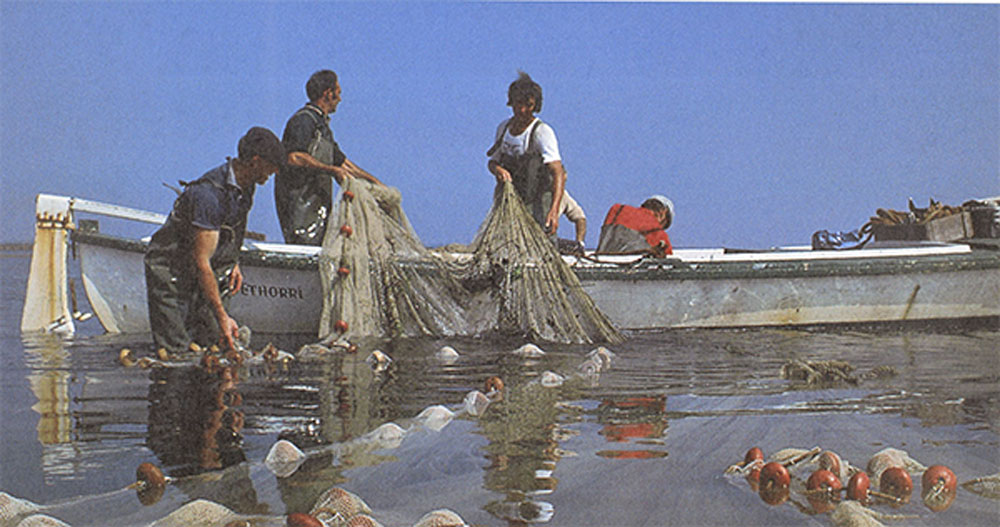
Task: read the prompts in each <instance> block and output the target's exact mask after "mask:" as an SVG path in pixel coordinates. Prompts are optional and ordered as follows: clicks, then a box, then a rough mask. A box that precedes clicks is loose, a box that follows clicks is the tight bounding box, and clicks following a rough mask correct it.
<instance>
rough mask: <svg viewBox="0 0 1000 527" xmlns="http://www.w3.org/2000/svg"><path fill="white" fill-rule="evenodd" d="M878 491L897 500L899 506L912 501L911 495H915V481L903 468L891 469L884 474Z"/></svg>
mask: <svg viewBox="0 0 1000 527" xmlns="http://www.w3.org/2000/svg"><path fill="white" fill-rule="evenodd" d="M878 489H879V491H880V492H882V493H884V494H888V495H889V496H892V497H893V498H895V499H896V500H897V503H896V504H897V505H901V504H905V503H908V502H909V501H910V495H911V494H912V493H913V479H912V478H911V477H910V474H909V473H908V472H906V470H904V469H903V468H902V467H889V468H887V469H885V471H884V472H882V477H881V478H880V479H879V482H878Z"/></svg>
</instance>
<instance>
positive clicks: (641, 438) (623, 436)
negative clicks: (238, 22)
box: [597, 395, 668, 459]
mask: <svg viewBox="0 0 1000 527" xmlns="http://www.w3.org/2000/svg"><path fill="white" fill-rule="evenodd" d="M666 412H667V396H665V395H658V396H651V397H627V398H624V399H614V400H605V401H602V402H601V404H600V406H598V408H597V421H598V422H600V423H602V424H603V425H604V427H603V428H602V429H601V432H600V433H601V435H602V436H604V437H605V438H606V439H607V440H608V441H609V442H611V443H635V444H636V446H633V447H632V448H618V449H614V450H602V451H600V452H598V455H600V456H604V457H608V458H615V459H651V458H658V457H666V456H667V452H666V450H664V449H663V436H664V435H665V434H666V433H667V424H668V423H667V417H666Z"/></svg>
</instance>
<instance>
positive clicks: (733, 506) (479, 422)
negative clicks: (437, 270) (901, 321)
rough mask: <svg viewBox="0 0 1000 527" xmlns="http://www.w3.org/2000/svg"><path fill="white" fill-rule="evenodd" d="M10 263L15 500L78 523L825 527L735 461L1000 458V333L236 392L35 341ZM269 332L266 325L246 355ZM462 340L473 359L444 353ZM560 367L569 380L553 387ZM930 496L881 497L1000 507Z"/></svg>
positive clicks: (419, 360)
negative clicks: (296, 453)
mask: <svg viewBox="0 0 1000 527" xmlns="http://www.w3.org/2000/svg"><path fill="white" fill-rule="evenodd" d="M0 266H2V267H0V273H2V274H0V276H2V285H0V286H2V290H3V296H2V301H0V309H2V311H0V314H2V321H3V322H2V335H0V339H2V350H0V358H2V369H0V372H2V388H0V399H2V402H3V404H2V405H0V408H2V421H0V432H2V440H0V490H2V491H6V492H8V493H10V494H12V495H14V496H17V497H20V498H25V499H29V500H32V501H34V502H36V503H39V504H43V505H48V508H47V509H46V511H45V512H46V513H48V514H50V515H52V516H55V517H58V518H60V519H62V520H64V521H67V522H69V523H70V524H72V525H144V524H147V523H149V522H151V521H153V520H156V519H158V518H162V517H164V516H166V515H167V514H169V513H170V512H171V511H173V510H175V509H177V508H178V507H180V506H181V505H183V504H184V503H187V502H189V501H191V500H192V499H194V498H199V497H202V498H207V499H211V500H213V501H215V502H218V503H221V504H223V505H225V506H227V507H229V508H230V509H232V510H234V511H237V512H240V513H243V514H254V515H265V516H273V517H275V518H278V517H280V516H281V515H284V514H286V513H289V512H300V511H307V510H308V509H309V508H310V507H311V506H312V503H313V502H314V500H315V499H316V497H317V496H318V495H319V493H321V492H322V491H323V490H325V489H327V488H329V487H330V486H333V485H338V486H341V487H343V488H346V489H348V490H351V491H353V492H355V493H356V494H358V495H360V496H361V497H362V498H364V500H365V501H366V502H367V503H368V504H369V505H370V506H371V507H372V509H373V510H374V512H375V514H374V516H375V517H376V518H377V519H378V520H379V521H381V522H382V523H383V524H384V525H386V526H401V525H412V524H413V523H414V522H415V521H416V520H417V519H418V518H420V516H422V515H423V514H424V513H426V512H428V511H431V510H433V509H438V508H449V509H452V510H454V511H455V512H457V513H458V514H459V515H461V516H462V517H463V518H464V519H465V521H466V522H468V523H470V524H472V525H498V526H505V525H526V524H529V523H539V524H547V525H563V526H590V525H593V526H619V525H621V526H640V525H650V526H657V525H803V524H807V525H830V524H831V521H830V518H829V516H828V515H825V514H815V513H813V512H812V510H811V509H810V507H809V503H808V502H807V501H806V500H805V498H803V497H801V496H795V495H793V496H792V497H791V499H789V500H788V501H786V502H785V503H783V504H781V505H778V506H771V505H767V504H765V503H764V502H763V501H761V499H760V498H759V497H758V495H757V494H756V493H755V492H753V491H752V490H751V489H750V487H749V485H748V484H747V483H746V482H745V481H744V480H742V479H741V478H733V477H727V476H724V475H723V471H724V469H725V468H726V467H727V466H729V465H730V464H732V463H734V462H736V461H739V460H741V459H742V457H743V454H744V453H745V452H746V450H747V449H748V448H750V447H752V446H760V447H761V448H762V449H764V451H765V454H768V453H771V452H774V451H776V450H778V449H781V448H784V447H802V448H810V447H813V446H821V447H823V448H827V449H831V450H835V451H836V452H838V453H839V454H840V455H841V456H843V457H845V458H846V459H848V460H850V461H851V462H852V463H853V464H855V465H860V466H862V467H863V466H864V465H865V464H866V462H867V460H868V458H869V457H870V456H871V455H872V454H873V453H875V452H877V451H878V450H881V449H882V448H884V447H887V446H891V447H896V448H900V449H904V450H906V451H908V452H909V453H910V455H911V456H913V457H914V458H916V459H917V460H919V461H921V462H923V463H924V464H925V465H931V464H945V465H947V466H949V467H951V468H952V469H953V470H954V472H955V473H956V474H957V475H958V479H959V481H960V482H963V481H967V480H970V479H973V478H975V477H980V476H985V475H990V474H995V473H997V472H998V471H1000V437H998V432H1000V409H998V408H1000V407H998V403H1000V351H998V350H1000V332H998V331H996V330H982V329H979V330H976V331H971V332H961V331H958V330H953V331H947V330H940V329H938V330H935V331H933V332H931V331H919V330H907V331H890V332H885V331H883V332H848V331H837V332H816V331H813V332H798V331H776V330H755V331H675V332H666V333H659V334H644V335H632V336H631V338H630V339H629V340H628V341H627V342H625V343H623V344H620V345H616V346H612V347H611V349H612V351H613V352H614V353H615V355H616V357H615V359H614V360H613V363H612V367H611V369H610V370H609V371H605V372H602V373H601V374H600V376H599V377H597V378H585V377H580V376H578V375H576V373H577V371H578V370H577V366H578V365H579V364H580V363H581V362H583V360H584V357H585V355H586V353H587V352H588V351H590V349H592V348H593V346H550V345H545V344H542V347H543V348H544V349H545V350H546V351H547V354H546V355H545V356H544V357H542V358H540V359H537V360H526V359H522V358H518V357H515V356H514V355H512V354H511V350H513V349H515V348H517V347H518V346H520V345H521V344H523V342H518V341H508V342H482V341H472V340H448V341H443V340H442V341H426V340H424V341H412V340H411V341H398V342H380V343H368V344H367V345H366V346H365V347H363V349H362V351H361V352H359V353H358V354H357V355H343V354H340V355H337V356H336V357H334V358H332V359H330V360H327V361H323V362H312V363H301V362H293V363H292V364H291V365H290V366H289V367H288V368H287V369H284V368H273V369H267V368H250V369H244V370H242V371H240V373H239V376H238V378H237V379H236V380H235V382H234V383H233V384H231V385H224V384H222V383H220V381H219V380H218V379H217V378H211V377H208V376H207V375H206V374H204V373H203V372H201V371H200V370H198V369H196V368H192V367H178V368H169V369H152V370H143V369H139V368H125V367H123V366H122V365H121V364H119V362H118V351H119V350H120V349H121V348H123V347H131V348H133V349H136V350H138V351H139V352H140V355H143V354H148V351H149V347H150V344H149V339H148V337H146V336H139V337H136V336H132V337H130V338H122V337H112V336H107V335H102V334H101V330H100V327H99V324H98V323H97V321H96V320H91V321H89V322H85V323H82V324H80V326H79V334H78V335H77V337H76V338H75V339H73V340H67V341H64V340H61V339H59V338H57V337H53V336H36V337H22V336H21V335H20V332H19V331H18V325H19V321H20V311H21V305H22V302H23V297H24V287H25V282H26V278H27V268H28V255H27V254H25V253H17V254H15V255H11V254H10V253H7V254H5V255H4V257H3V258H0ZM81 296H82V295H81ZM268 340H270V339H268V337H267V336H265V335H255V340H254V342H253V347H255V348H259V347H261V346H263V345H264V344H266V343H267V341H268ZM306 340H308V339H306ZM275 343H277V344H278V345H279V347H281V348H283V349H287V350H290V351H294V350H295V349H297V346H298V345H299V344H302V343H304V341H303V340H300V341H299V342H293V341H290V340H282V339H275ZM445 344H448V345H451V346H453V347H454V348H455V349H457V350H458V351H459V353H460V354H461V357H460V358H459V359H458V360H457V361H455V362H453V363H445V362H442V361H440V360H438V359H436V358H435V353H436V352H437V351H438V349H440V347H441V346H443V345H445ZM373 346H374V347H378V348H379V349H381V350H382V351H384V352H386V353H387V354H388V355H390V356H391V357H392V358H393V359H394V360H393V362H392V363H391V364H390V366H389V367H388V368H387V369H386V370H384V371H374V370H373V368H372V367H371V366H370V365H369V364H368V363H367V362H365V358H366V357H367V355H368V352H370V351H371V350H372V349H373ZM793 358H798V359H806V360H822V359H837V360H846V361H848V362H850V363H851V364H852V365H853V366H854V367H855V368H856V372H857V373H864V372H867V371H871V370H872V369H874V368H876V367H878V366H883V365H886V366H891V367H892V368H894V369H895V371H896V375H895V376H892V377H888V378H879V379H871V380H866V381H862V382H861V383H859V384H858V385H846V384H841V385H835V386H824V387H812V388H810V387H805V386H803V385H801V384H799V383H794V382H789V381H785V380H782V379H781V376H780V370H781V366H782V365H783V364H784V363H785V361H787V360H789V359H793ZM547 370H548V371H553V372H557V373H560V374H562V375H564V376H566V377H567V382H566V383H565V384H563V385H562V386H560V387H555V388H544V387H542V386H540V385H539V384H538V383H537V380H538V378H539V376H540V374H541V373H542V372H544V371H547ZM491 375H499V376H501V377H502V378H503V379H504V381H505V382H506V385H507V387H508V390H507V393H508V396H507V398H506V400H505V401H504V402H503V403H498V404H494V405H492V406H491V407H490V408H489V409H488V411H487V412H486V414H485V415H483V416H482V417H479V418H476V417H471V416H463V417H459V418H457V419H455V420H453V421H452V422H450V423H449V424H448V425H447V426H445V427H444V428H442V429H440V430H439V431H433V430H429V429H427V428H425V427H420V426H415V425H414V426H412V427H411V428H410V431H409V432H408V433H407V435H406V436H405V438H404V440H403V441H402V443H400V444H399V446H398V447H396V448H388V449H381V450H373V449H370V448H346V447H345V448H338V445H341V446H342V445H351V444H357V441H356V439H357V438H358V437H360V436H362V435H363V434H365V433H366V432H368V431H370V430H372V429H374V428H376V427H377V426H379V425H380V424H382V423H386V422H396V423H398V424H400V425H401V426H403V427H404V428H406V427H410V426H411V425H412V422H413V418H414V417H415V416H416V415H417V414H419V413H420V412H421V410H423V409H424V408H426V407H428V406H431V405H445V406H448V407H452V408H456V407H458V406H459V405H460V403H461V402H462V400H463V398H464V397H465V394H466V393H468V392H469V391H470V390H474V389H480V390H482V389H483V382H484V380H485V379H486V378H487V377H489V376H491ZM279 436H282V437H290V438H293V439H294V440H295V441H297V442H298V443H299V444H300V445H302V446H303V447H304V449H305V451H306V453H307V454H310V457H309V459H308V460H307V462H306V463H305V464H304V465H303V466H302V467H301V468H299V470H298V471H297V472H296V473H295V474H294V475H292V476H290V477H287V478H278V477H276V476H275V475H274V474H273V473H272V472H270V471H269V470H268V469H267V468H266V467H265V466H264V465H263V463H262V460H263V459H264V458H265V456H266V455H267V452H268V450H269V449H270V447H271V445H272V444H274V443H275V441H276V440H277V439H278V438H279ZM352 440H355V441H354V442H353V443H352ZM309 445H314V446H309ZM322 445H327V446H322ZM329 445H333V446H329ZM307 446H308V448H306V447H307ZM147 461H148V462H152V463H154V464H155V465H157V466H159V467H162V468H163V469H164V471H165V472H166V473H167V474H168V475H170V476H172V477H174V478H177V480H176V482H175V483H173V484H171V485H169V486H168V487H167V489H166V492H165V493H164V495H163V497H162V499H160V500H159V501H157V502H156V503H155V504H152V505H148V506H146V505H143V504H141V503H140V502H139V500H138V499H137V497H136V494H135V493H134V492H133V491H127V490H121V489H123V488H124V487H125V486H127V485H128V484H129V483H131V482H132V481H134V479H135V468H136V466H138V465H139V464H140V463H142V462H147ZM917 479H918V478H917ZM919 485H920V484H919V481H917V482H916V486H917V490H916V495H915V496H914V499H913V500H911V502H910V504H908V505H906V506H904V507H902V508H899V509H892V508H888V507H886V506H884V505H883V506H875V508H876V509H877V510H880V511H882V512H887V513H892V514H907V515H910V516H911V517H910V518H908V519H907V520H906V521H905V522H903V524H906V525H942V526H944V525H948V526H951V525H997V524H998V523H1000V503H998V502H996V501H993V500H990V499H988V498H984V497H981V496H978V495H976V494H972V493H969V492H966V491H964V490H962V489H960V490H959V494H958V497H957V499H956V500H955V502H954V504H953V505H952V506H951V507H950V508H949V509H948V510H946V511H944V512H941V513H932V512H931V511H930V510H928V509H927V508H925V507H924V506H923V504H922V503H921V500H920V498H919Z"/></svg>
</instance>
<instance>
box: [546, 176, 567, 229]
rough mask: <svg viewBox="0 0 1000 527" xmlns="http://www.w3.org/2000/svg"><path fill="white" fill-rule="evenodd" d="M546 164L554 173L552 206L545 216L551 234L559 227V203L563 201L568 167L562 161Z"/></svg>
mask: <svg viewBox="0 0 1000 527" xmlns="http://www.w3.org/2000/svg"><path fill="white" fill-rule="evenodd" d="M545 166H546V167H548V169H549V172H550V173H552V206H551V207H549V213H548V215H546V216H545V228H546V230H547V232H548V233H549V234H555V233H556V230H558V229H559V203H560V202H561V201H562V195H563V190H565V189H566V169H565V168H563V164H562V161H553V162H551V163H546V164H545Z"/></svg>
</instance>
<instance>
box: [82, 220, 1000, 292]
mask: <svg viewBox="0 0 1000 527" xmlns="http://www.w3.org/2000/svg"><path fill="white" fill-rule="evenodd" d="M71 240H72V243H73V244H74V245H75V244H81V243H82V244H90V245H96V246H101V247H106V248H110V249H119V250H124V251H128V252H135V253H144V252H145V250H146V246H147V245H148V243H147V242H145V241H142V240H137V239H134V238H125V237H121V236H115V235H109V234H105V233H100V232H94V231H92V232H87V231H82V230H76V231H73V233H72V236H71ZM240 262H241V263H242V264H244V265H258V266H262V267H272V268H282V269H294V270H316V269H317V268H318V264H319V256H318V255H317V254H296V253H294V252H285V251H281V252H274V251H265V250H261V249H256V248H246V247H245V248H244V249H243V251H241V254H240ZM571 268H572V269H573V271H574V272H575V273H576V275H577V276H578V277H579V278H580V280H581V281H611V280H628V281H639V280H723V279H768V278H810V277H835V276H843V277H849V276H876V275H886V274H899V273H940V272H959V271H982V270H998V271H1000V251H996V250H989V249H973V250H971V251H968V252H959V253H951V254H935V253H928V254H912V255H893V256H884V255H880V256H875V255H872V256H871V257H864V256H859V257H856V258H850V259H834V258H831V259H803V260H792V259H785V260H765V261H753V260H736V261H733V260H716V261H699V262H686V261H683V260H681V259H678V258H661V259H657V258H646V259H640V260H638V261H635V262H634V263H631V264H614V263H603V264H590V265H573V266H571Z"/></svg>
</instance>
